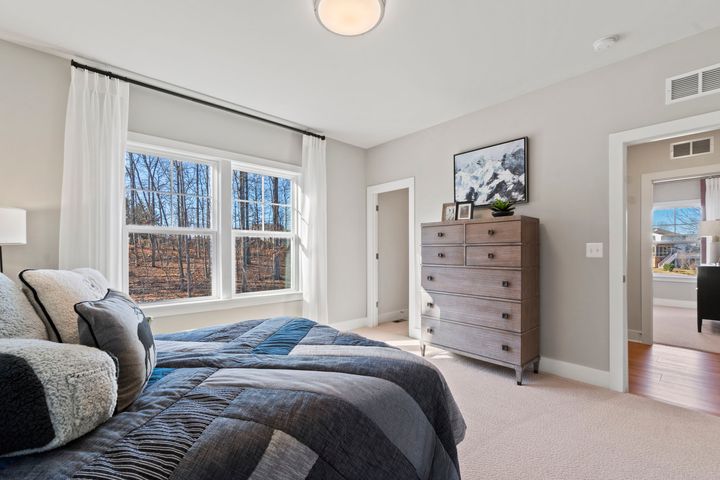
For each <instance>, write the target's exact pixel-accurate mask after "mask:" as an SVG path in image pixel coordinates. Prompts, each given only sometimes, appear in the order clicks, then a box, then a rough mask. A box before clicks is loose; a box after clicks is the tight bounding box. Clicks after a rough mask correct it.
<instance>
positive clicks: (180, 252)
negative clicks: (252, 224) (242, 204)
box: [125, 151, 218, 303]
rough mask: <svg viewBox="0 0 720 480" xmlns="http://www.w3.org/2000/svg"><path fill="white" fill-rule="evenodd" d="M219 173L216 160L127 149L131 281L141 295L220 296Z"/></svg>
mask: <svg viewBox="0 0 720 480" xmlns="http://www.w3.org/2000/svg"><path fill="white" fill-rule="evenodd" d="M215 175H216V169H215V167H214V166H213V165H212V164H210V163H204V162H200V161H193V160H184V159H175V158H168V157H165V156H162V155H156V154H153V153H148V152H141V151H128V152H127V153H126V155H125V216H126V220H125V224H126V235H127V241H128V244H127V245H128V264H127V284H128V292H129V294H130V295H131V296H132V297H133V298H134V299H135V300H136V301H138V302H141V303H154V302H163V301H173V300H179V299H188V298H203V297H212V296H214V294H215V290H216V289H215V282H214V276H215V271H214V266H215V264H216V262H215V254H216V247H217V239H218V235H217V226H216V221H215V217H216V215H215V209H216V203H217V202H216V198H215V196H216V192H215V188H214V184H215Z"/></svg>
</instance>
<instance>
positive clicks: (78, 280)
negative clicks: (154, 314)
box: [20, 268, 110, 343]
mask: <svg viewBox="0 0 720 480" xmlns="http://www.w3.org/2000/svg"><path fill="white" fill-rule="evenodd" d="M20 280H21V281H22V282H23V283H24V284H25V287H26V290H25V293H26V295H27V296H28V298H29V299H30V302H32V304H33V306H34V307H35V310H37V312H38V314H39V315H40V317H41V318H42V319H43V321H45V323H46V324H47V326H48V332H50V337H51V338H50V339H51V340H55V341H58V342H62V343H80V340H79V337H78V325H77V314H76V313H75V309H74V307H75V304H76V303H79V302H87V301H89V300H100V299H101V298H103V297H104V296H105V294H106V293H107V291H108V288H110V287H109V285H108V281H107V280H106V279H105V277H103V275H102V274H101V273H100V272H98V271H97V270H93V269H91V268H79V269H77V270H25V271H24V272H21V273H20Z"/></svg>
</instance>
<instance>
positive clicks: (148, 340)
mask: <svg viewBox="0 0 720 480" xmlns="http://www.w3.org/2000/svg"><path fill="white" fill-rule="evenodd" d="M75 311H76V312H77V314H78V315H79V318H78V320H77V324H78V330H79V332H80V342H81V343H82V344H83V345H88V346H91V347H95V348H99V349H100V350H104V351H106V352H108V353H109V354H110V355H112V356H114V357H115V358H116V359H117V361H118V364H119V367H120V369H119V370H120V373H119V375H118V401H117V411H118V412H121V411H123V410H124V409H125V408H127V407H128V406H130V404H131V403H132V402H134V401H135V399H136V398H137V397H138V395H140V392H142V390H143V388H145V384H146V383H147V381H148V380H149V379H150V375H151V374H152V371H153V368H155V363H156V361H157V356H156V353H157V351H156V349H155V341H154V340H153V335H152V331H151V330H150V323H149V321H148V318H147V317H146V316H145V314H144V313H143V311H142V310H140V307H138V306H137V305H136V304H135V302H133V301H132V300H131V299H130V298H129V297H127V296H126V295H125V294H123V293H121V292H117V291H115V290H109V291H108V293H107V295H106V296H105V298H103V299H102V300H97V301H92V302H82V303H78V304H77V305H75Z"/></svg>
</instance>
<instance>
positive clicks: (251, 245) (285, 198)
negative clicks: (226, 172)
mask: <svg viewBox="0 0 720 480" xmlns="http://www.w3.org/2000/svg"><path fill="white" fill-rule="evenodd" d="M232 198H233V210H232V228H233V245H234V258H235V262H234V263H235V275H234V277H235V293H239V294H242V293H248V292H263V291H270V290H284V289H290V288H292V271H291V266H292V265H293V257H294V255H293V252H294V250H295V235H294V234H293V218H292V217H293V205H292V204H293V182H292V180H291V179H289V178H282V177H278V176H269V175H261V174H257V173H252V172H248V171H244V170H233V173H232Z"/></svg>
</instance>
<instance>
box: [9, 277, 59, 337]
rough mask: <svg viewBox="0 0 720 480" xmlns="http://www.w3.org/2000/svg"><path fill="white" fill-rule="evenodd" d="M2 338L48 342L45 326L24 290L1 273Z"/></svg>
mask: <svg viewBox="0 0 720 480" xmlns="http://www.w3.org/2000/svg"><path fill="white" fill-rule="evenodd" d="M0 338H36V339H38V340H47V339H48V334H47V330H46V329H45V324H44V323H43V321H42V320H41V319H40V317H39V316H38V314H37V313H35V309H33V307H32V305H30V302H29V301H28V299H27V298H26V297H25V295H23V292H22V290H20V288H19V287H18V286H17V285H15V283H14V282H13V281H12V280H10V279H9V278H8V277H6V276H5V275H3V274H2V273H0Z"/></svg>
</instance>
